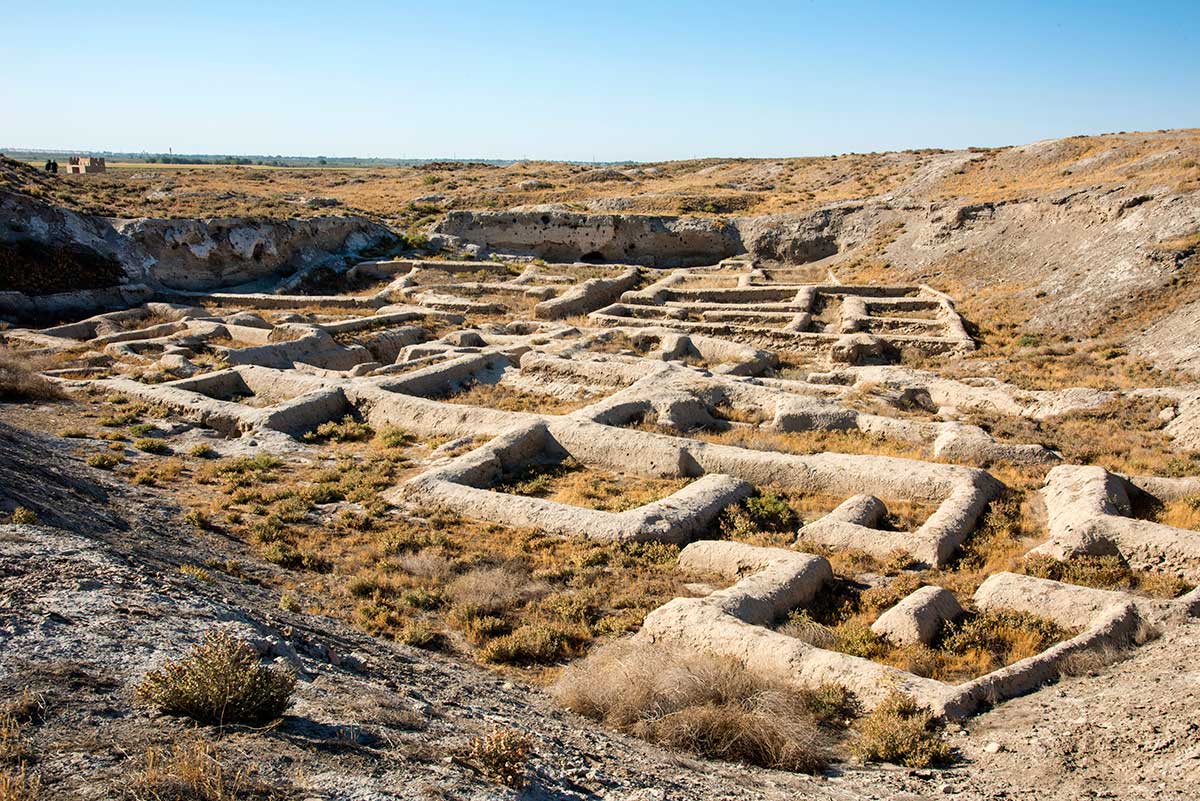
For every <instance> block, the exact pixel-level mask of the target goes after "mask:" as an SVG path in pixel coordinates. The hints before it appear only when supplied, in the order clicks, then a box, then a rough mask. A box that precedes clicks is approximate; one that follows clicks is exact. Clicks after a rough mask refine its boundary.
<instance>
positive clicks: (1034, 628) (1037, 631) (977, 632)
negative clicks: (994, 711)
mask: <svg viewBox="0 0 1200 801" xmlns="http://www.w3.org/2000/svg"><path fill="white" fill-rule="evenodd" d="M1066 636H1067V632H1066V631H1064V630H1063V629H1062V628H1061V627H1059V626H1058V625H1056V624H1055V623H1054V622H1053V621H1050V620H1047V619H1045V618H1042V617H1038V616H1037V615H1032V614H1029V613H1028V612H1019V611H1016V610H1013V609H988V610H986V611H983V612H979V613H977V614H973V615H967V616H965V617H963V618H962V619H960V620H958V621H955V622H953V623H947V624H946V626H945V628H943V630H942V633H941V635H940V636H939V638H938V647H939V648H940V649H941V650H943V651H947V652H949V653H952V654H968V653H970V652H971V651H983V652H985V653H991V654H995V655H996V656H997V659H998V662H999V664H1005V665H1007V664H1011V663H1013V662H1016V661H1019V660H1021V659H1025V658H1026V657H1030V656H1034V655H1035V654H1039V653H1041V652H1042V651H1044V650H1046V648H1048V647H1049V646H1050V645H1053V644H1054V643H1056V642H1059V641H1060V640H1063V639H1065V638H1066ZM998 666H999V665H997V667H998Z"/></svg>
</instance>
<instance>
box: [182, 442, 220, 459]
mask: <svg viewBox="0 0 1200 801" xmlns="http://www.w3.org/2000/svg"><path fill="white" fill-rule="evenodd" d="M188 453H189V454H191V455H192V456H195V457H196V458H197V459H212V458H213V457H214V456H216V455H217V451H216V449H215V448H213V446H211V445H205V444H204V443H200V444H199V445H193V446H192V448H191V450H189V451H188Z"/></svg>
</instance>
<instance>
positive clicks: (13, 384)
mask: <svg viewBox="0 0 1200 801" xmlns="http://www.w3.org/2000/svg"><path fill="white" fill-rule="evenodd" d="M63 397H66V395H65V393H64V392H63V391H62V389H60V388H59V386H58V385H57V384H55V383H54V382H52V381H50V380H48V379H46V378H43V377H42V376H40V375H38V373H37V367H36V365H35V364H34V363H33V362H32V361H30V360H29V359H27V358H25V357H23V356H21V355H19V354H17V353H15V352H13V351H11V350H9V349H7V348H4V349H0V400H15V401H23V400H34V401H42V400H57V399H58V398H63Z"/></svg>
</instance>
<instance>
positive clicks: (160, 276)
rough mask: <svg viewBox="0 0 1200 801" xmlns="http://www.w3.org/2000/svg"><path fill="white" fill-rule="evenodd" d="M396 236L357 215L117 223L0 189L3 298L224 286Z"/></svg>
mask: <svg viewBox="0 0 1200 801" xmlns="http://www.w3.org/2000/svg"><path fill="white" fill-rule="evenodd" d="M394 238H395V237H394V235H393V234H392V233H391V231H389V230H388V229H387V228H386V227H384V226H382V225H379V224H378V223H374V222H371V221H370V220H367V219H364V218H362V217H354V216H336V217H333V216H331V217H316V218H312V219H307V220H272V219H266V218H216V219H204V220H155V219H134V220H118V219H110V218H106V217H99V216H95V215H89V214H81V213H79V212H75V211H71V210H69V209H65V208H62V207H59V206H54V205H51V204H48V203H44V202H42V201H40V200H38V199H36V198H33V197H29V196H27V195H21V194H17V193H10V192H0V248H3V250H4V254H5V257H6V258H5V260H4V262H3V264H0V269H3V271H4V272H3V273H0V283H2V284H3V285H0V292H2V291H4V290H10V291H17V290H19V291H21V292H22V294H25V295H45V294H54V293H62V292H68V291H72V290H84V289H87V290H92V289H100V288H103V287H110V286H118V285H132V284H146V285H148V286H149V287H151V288H152V289H184V290H207V289H218V288H222V287H229V286H235V285H237V284H243V283H248V282H252V281H256V280H259V279H262V278H267V277H269V276H272V275H283V274H286V273H288V272H291V271H293V270H296V269H298V268H300V267H303V266H306V265H308V264H311V263H313V262H316V261H320V260H322V259H326V258H329V257H331V256H336V255H341V254H346V255H352V254H355V253H359V252H361V251H363V250H365V249H367V248H370V247H373V246H376V245H379V244H382V243H385V242H387V241H389V240H393V239H394ZM54 254H58V255H57V256H55V255H54ZM58 256H61V258H59V257H58ZM67 261H70V262H71V264H70V266H69V267H64V264H66V262H67ZM64 269H65V270H66V272H64Z"/></svg>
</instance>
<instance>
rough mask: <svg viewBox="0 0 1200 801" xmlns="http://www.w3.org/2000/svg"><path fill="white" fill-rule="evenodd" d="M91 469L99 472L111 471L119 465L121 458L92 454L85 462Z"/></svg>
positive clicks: (109, 454) (112, 454)
mask: <svg viewBox="0 0 1200 801" xmlns="http://www.w3.org/2000/svg"><path fill="white" fill-rule="evenodd" d="M84 461H85V462H87V463H88V465H90V466H91V467H97V468H99V469H101V470H111V469H113V468H114V467H116V466H117V465H119V464H120V463H121V457H120V456H118V455H117V454H115V453H105V452H100V453H93V454H90V455H89V456H88V457H87V458H86V459H85V460H84Z"/></svg>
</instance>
